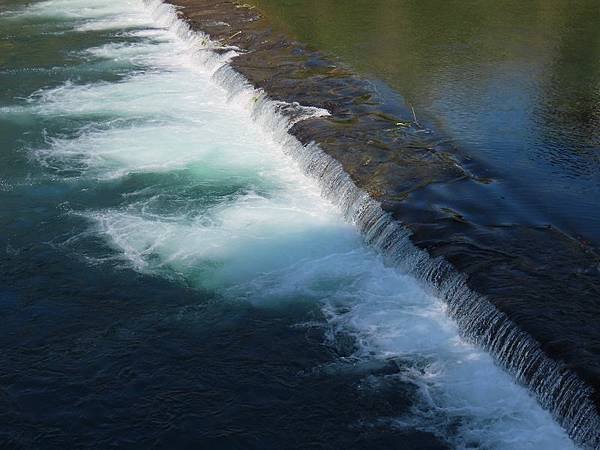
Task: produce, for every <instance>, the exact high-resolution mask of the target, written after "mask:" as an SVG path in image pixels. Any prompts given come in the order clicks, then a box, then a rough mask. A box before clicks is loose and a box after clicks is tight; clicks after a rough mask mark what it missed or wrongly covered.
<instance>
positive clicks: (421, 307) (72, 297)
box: [0, 0, 573, 450]
mask: <svg viewBox="0 0 600 450" xmlns="http://www.w3.org/2000/svg"><path fill="white" fill-rule="evenodd" d="M0 8H2V10H0V13H1V15H0V34H1V36H0V39H1V40H0V49H1V50H2V53H3V55H2V54H0V62H1V63H2V66H1V69H0V85H1V86H2V90H1V91H0V96H1V97H0V101H1V102H2V103H1V104H0V130H1V132H2V136H1V145H2V148H1V154H0V162H1V164H0V196H1V197H2V201H1V202H0V220H1V221H0V224H1V227H2V228H1V234H0V244H1V247H0V251H1V253H2V254H1V256H0V263H1V268H2V276H1V278H0V281H1V284H0V309H1V310H2V317H3V322H4V327H3V328H4V331H3V332H2V333H1V337H0V339H1V343H2V347H3V349H4V350H3V354H2V356H0V367H2V369H1V372H0V380H1V383H0V404H1V405H2V408H1V409H2V413H1V414H2V420H1V421H0V443H3V444H4V443H5V444H7V445H20V446H30V447H44V446H46V447H54V446H61V445H63V446H64V445H66V444H69V445H74V444H76V445H84V446H86V445H87V446H96V445H97V446H106V445H109V444H112V445H122V446H135V445H149V444H154V445H157V446H160V447H166V446H169V445H170V446H177V445H180V446H187V445H192V444H194V443H195V444H197V445H203V444H206V445H208V444H211V445H212V446H215V447H226V448H253V447H260V448H270V447H273V448H282V446H286V447H294V446H299V447H306V446H308V445H311V444H319V445H322V446H324V447H331V448H339V447H340V446H341V445H346V446H352V445H356V446H360V445H362V446H371V447H374V446H376V445H382V446H384V447H385V446H388V447H389V446H390V445H396V446H402V445H404V446H405V447H406V448H443V447H444V446H449V447H454V448H490V449H492V448H493V449H515V448H519V449H542V448H543V449H561V450H562V449H568V448H573V444H572V443H571V442H570V440H569V439H568V438H567V436H566V434H565V433H564V432H563V431H562V430H561V429H560V428H559V427H558V425H556V424H555V422H554V421H553V419H552V418H551V416H550V414H549V413H547V412H546V411H544V410H542V409H541V408H540V407H539V406H538V405H537V403H536V401H535V400H534V399H533V398H532V397H531V396H530V395H529V393H528V392H527V390H526V389H524V388H522V387H521V386H518V385H517V384H515V383H514V382H513V381H512V380H511V378H510V376H508V375H507V374H506V373H504V372H503V371H502V370H500V369H499V368H498V367H497V366H496V365H495V364H494V362H493V360H492V359H491V357H490V356H488V355H487V354H485V353H484V352H482V351H480V350H478V349H477V348H475V347H473V346H471V345H470V344H468V343H466V342H464V341H463V340H462V339H461V338H460V337H459V335H458V333H457V329H456V326H455V325H454V324H453V323H452V322H451V321H450V320H449V319H448V318H447V316H446V314H445V310H444V305H443V303H442V302H441V301H439V300H438V299H437V298H435V297H433V296H432V295H430V294H429V293H428V292H427V291H426V290H424V288H423V287H421V286H420V285H419V284H418V283H417V282H416V281H415V280H414V279H413V278H411V277H410V276H408V275H405V274H403V273H401V272H399V271H398V270H396V269H393V268H390V267H386V266H385V265H384V263H383V261H382V259H381V258H380V257H379V256H378V255H377V254H376V253H375V252H374V251H372V250H371V249H370V248H368V247H367V246H366V245H365V244H364V243H363V241H362V239H361V236H360V235H359V233H358V232H357V231H356V229H355V228H354V227H353V225H352V224H350V223H347V222H346V221H345V220H344V218H343V217H342V215H341V213H340V212H339V211H338V210H337V209H336V206H335V205H332V204H331V203H329V202H328V201H326V200H325V199H324V198H323V197H322V196H321V195H320V190H319V187H318V186H317V184H316V183H315V182H314V181H313V180H311V179H309V178H308V177H306V176H305V175H303V173H302V171H301V170H300V169H299V168H298V167H297V166H296V164H295V163H294V162H293V161H292V159H290V158H289V157H288V156H286V153H285V148H284V140H283V139H282V130H281V123H278V122H277V121H274V120H273V119H272V116H270V115H269V114H268V112H265V114H264V116H262V117H258V116H257V113H256V111H254V113H252V111H253V110H252V104H253V102H255V101H256V98H254V97H252V96H249V95H247V91H246V90H243V89H239V90H237V89H236V87H235V86H230V87H229V89H225V88H224V87H223V86H222V84H219V83H217V82H216V81H215V78H214V74H215V72H216V71H217V69H218V68H219V67H220V66H221V65H222V64H225V63H226V62H227V60H228V58H231V57H232V56H233V55H234V53H233V52H232V51H229V52H220V54H217V53H212V52H209V51H207V50H205V49H206V48H207V47H210V45H211V43H210V42H208V41H206V40H204V39H202V38H201V37H198V39H197V40H193V39H188V40H182V39H180V38H179V37H178V36H177V34H176V33H174V29H175V28H176V26H177V24H176V23H173V22H172V10H171V9H170V8H169V7H166V6H165V5H162V4H161V3H160V2H158V1H150V2H147V3H144V2H143V1H141V0H139V1H138V0H123V1H119V2H114V1H109V0H51V1H40V2H34V3H31V4H28V5H25V2H19V1H12V2H8V3H3V4H0ZM203 49H204V50H203ZM323 113H324V112H323V111H318V110H311V109H306V115H307V116H308V115H310V114H323Z"/></svg>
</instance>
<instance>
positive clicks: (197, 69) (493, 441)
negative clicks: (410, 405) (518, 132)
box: [31, 0, 573, 450]
mask: <svg viewBox="0 0 600 450" xmlns="http://www.w3.org/2000/svg"><path fill="white" fill-rule="evenodd" d="M150 3H151V4H152V5H151V6H152V7H151V10H152V11H153V13H154V15H155V18H158V19H159V23H158V25H160V26H162V27H166V29H164V30H156V29H153V30H152V31H151V32H149V34H151V37H152V40H151V41H148V42H146V43H145V44H136V45H135V46H129V45H107V46H103V47H99V48H94V49H90V51H89V55H90V56H91V57H93V58H109V59H110V58H119V59H121V60H128V59H129V60H130V61H131V66H132V69H133V68H136V69H137V68H139V67H140V65H144V66H146V68H147V70H146V71H145V72H139V71H136V72H135V73H133V74H132V75H131V76H130V77H128V78H127V79H125V80H124V81H122V82H119V83H99V84H92V85H83V86H82V85H75V84H66V85H64V86H62V87H60V88H57V89H52V90H45V91H41V92H39V93H37V94H36V95H35V96H33V97H32V99H31V110H32V112H34V113H35V114H39V115H43V116H52V115H57V116H77V117H86V116H94V115H106V116H107V117H110V118H111V119H110V120H111V121H108V122H106V121H105V122H102V123H100V124H97V126H91V127H88V128H85V129H83V130H81V132H80V133H79V134H78V135H77V136H76V137H72V138H65V137H62V138H57V137H54V138H49V139H48V146H47V147H46V148H43V149H38V150H37V151H36V152H35V153H34V154H35V155H36V157H38V158H39V159H40V160H41V161H43V162H44V163H45V164H46V165H49V166H52V167H53V168H59V169H67V170H68V169H75V170H79V171H80V173H81V176H88V177H98V178H115V177H125V176H127V175H128V174H131V173H165V172H174V171H179V170H182V169H187V170H197V173H198V175H197V177H198V182H199V183H202V182H204V183H206V186H207V187H211V188H225V187H227V186H232V185H235V184H236V183H238V181H240V180H241V182H240V183H238V184H240V185H241V188H239V189H235V190H234V192H233V193H231V194H227V195H223V196H222V197H218V196H215V198H213V203H211V204H210V205H208V206H206V207H204V208H201V209H197V207H196V205H197V202H196V201H195V200H196V199H194V198H190V197H187V196H185V195H181V192H179V191H177V190H175V191H174V192H170V193H164V195H170V196H172V197H174V200H173V201H174V202H176V203H177V208H175V209H172V210H169V211H166V210H165V211H164V212H161V211H160V208H155V207H154V205H156V204H160V201H161V200H162V198H160V197H161V195H163V194H161V193H160V192H158V193H157V192H156V191H152V193H151V194H148V193H147V192H138V193H132V195H131V196H130V197H124V202H125V203H124V206H123V207H121V208H114V209H109V210H102V211H84V212H82V214H84V215H85V216H86V217H88V218H89V219H90V220H91V221H92V223H93V226H94V230H95V231H96V232H97V233H99V234H100V235H102V236H104V237H105V238H106V240H107V242H109V243H110V245H112V246H113V247H114V249H115V250H116V251H118V252H120V253H121V254H122V255H123V257H124V258H125V259H126V260H128V261H130V263H131V265H132V266H133V267H134V268H135V269H137V270H140V271H145V272H150V273H155V274H159V275H162V276H166V277H171V276H172V277H177V278H183V279H185V280H186V281H187V282H189V283H192V284H194V285H197V286H202V287H204V288H209V289H214V290H217V291H218V292H220V293H222V294H223V295H224V296H226V297H230V298H232V299H240V298H244V299H246V300H247V301H250V302H253V303H255V304H257V305H268V304H272V303H281V302H282V301H283V302H293V301H309V302H316V303H317V304H320V305H322V308H323V312H324V314H325V316H326V317H327V321H328V324H329V326H330V327H331V329H332V330H333V331H341V332H344V333H348V334H351V335H353V336H354V337H355V338H356V341H357V344H358V345H357V350H356V352H355V354H354V355H353V360H354V361H356V362H361V361H371V360H383V361H387V360H396V361H398V364H399V366H400V368H401V369H400V371H399V372H398V373H397V374H394V375H386V376H394V377H400V378H402V379H403V380H405V381H408V382H410V383H412V384H414V385H415V386H417V387H418V389H419V393H420V395H419V400H418V402H417V406H416V407H415V409H414V410H413V411H412V414H410V415H408V416H402V417H392V418H386V419H388V420H389V421H390V424H391V425H390V426H397V427H416V428H420V429H425V430H431V431H434V432H436V433H438V434H439V435H440V436H442V437H444V438H446V439H448V440H449V441H451V442H452V443H453V444H454V445H455V446H457V447H458V448H474V447H477V448H494V449H515V448H519V449H542V448H543V449H557V450H558V449H561V450H563V449H569V448H573V444H572V443H571V441H570V440H569V439H568V438H567V436H566V434H565V433H564V432H563V430H562V429H560V428H559V427H558V426H557V425H556V424H555V422H554V421H553V420H552V418H551V416H550V414H549V413H548V412H546V411H544V410H542V409H541V408H540V407H539V406H538V405H537V403H536V401H535V400H534V399H533V398H532V397H531V396H530V395H529V394H528V392H527V390H526V389H524V388H523V387H521V386H518V385H516V384H515V383H514V382H513V381H512V380H511V379H510V377H509V376H508V375H506V374H505V373H504V372H503V371H502V370H500V369H499V368H498V367H497V366H496V365H495V364H494V363H493V361H492V359H491V358H490V357H489V356H488V355H487V354H485V353H484V352H482V351H481V350H478V349H477V348H475V347H473V346H472V345H469V344H467V343H465V342H464V341H462V340H461V339H460V338H459V335H458V331H457V329H456V326H455V324H454V323H453V322H451V321H450V320H449V319H448V316H447V314H446V312H445V307H444V304H443V303H442V302H441V301H440V300H439V299H437V298H435V297H433V296H431V295H430V294H429V293H427V292H426V291H425V290H424V289H423V288H422V287H421V286H420V285H419V284H418V283H417V282H416V281H415V280H414V279H413V278H412V277H410V276H408V275H405V274H403V273H400V272H399V271H398V270H396V269H392V268H389V267H386V266H385V265H384V264H383V261H382V259H381V257H379V256H378V255H377V254H376V253H375V252H374V251H372V250H370V249H369V248H367V247H366V246H365V245H364V244H363V243H362V240H361V237H360V235H359V233H358V232H357V231H356V230H355V229H354V228H353V227H352V226H351V225H349V224H348V223H346V222H345V221H344V220H343V218H342V216H341V214H340V213H339V211H337V210H336V208H334V207H333V205H331V204H330V203H329V202H328V201H326V200H324V199H323V198H322V197H321V195H320V190H319V188H318V186H317V184H316V183H315V182H314V181H313V180H311V179H309V178H307V177H306V176H304V175H303V174H302V173H301V171H300V169H299V168H298V167H297V166H296V165H295V164H294V163H293V162H292V161H291V160H290V159H289V158H288V157H287V156H285V154H284V153H283V152H282V148H281V146H280V142H281V141H282V140H285V136H284V134H285V129H286V127H287V126H288V125H289V123H288V124H283V125H282V123H280V122H281V120H282V119H281V117H280V116H278V115H277V114H267V113H265V114H259V113H260V107H261V105H266V103H262V100H263V97H262V95H263V94H262V93H260V92H256V91H253V90H251V89H248V88H247V85H245V84H244V81H243V80H242V79H240V78H239V77H238V76H237V75H236V74H235V73H233V72H232V71H230V70H229V68H228V67H227V66H223V64H224V63H225V62H226V61H227V60H228V59H229V58H231V57H232V56H233V55H232V54H228V55H224V56H222V55H216V54H212V53H210V52H207V51H206V49H209V48H211V47H212V46H215V45H216V44H214V43H210V42H208V41H207V40H206V37H205V36H203V35H194V34H193V33H190V32H189V31H188V30H186V29H185V28H182V27H181V24H179V23H178V22H177V21H176V18H175V17H174V12H173V10H172V9H170V8H169V7H167V6H164V5H162V4H160V2H150ZM44 4H45V5H46V6H44V8H46V10H47V11H50V10H51V9H52V10H53V14H55V13H56V11H54V10H56V9H58V10H61V9H62V11H64V12H65V15H72V14H78V18H80V19H86V16H85V15H86V14H88V12H86V11H89V14H90V16H89V20H90V22H89V24H90V25H89V26H95V25H93V24H96V25H97V26H104V25H101V24H105V23H108V22H110V21H111V20H113V19H114V18H116V17H121V16H123V17H135V18H136V19H135V20H138V22H137V23H138V24H143V23H150V18H149V16H147V15H145V14H146V12H145V11H146V10H145V9H144V6H143V5H142V3H141V2H137V1H126V2H107V1H101V0H98V1H93V0H86V1H83V0H76V1H74V2H67V1H62V2H61V1H50V2H44V3H43V4H42V5H44ZM38 5H39V4H38ZM73 5H87V8H88V9H85V8H84V9H79V10H78V9H77V7H75V6H73ZM95 5H98V7H97V8H95V7H94V6H95ZM50 6H52V7H50ZM36 11H38V13H39V14H42V12H41V11H42V9H40V8H39V7H38V9H37V10H36ZM74 26H76V27H78V29H81V26H80V25H74ZM117 28H119V27H117ZM143 33H144V31H142V32H139V36H142V35H143ZM215 80H216V81H218V82H219V83H220V84H217V83H216V82H215ZM236 83H237V84H236ZM223 85H227V86H229V89H228V90H226V89H223V87H221V86H223ZM250 106H252V108H251V107H250ZM271 106H272V105H271ZM271 106H269V107H271ZM280 106H281V105H280ZM266 107H267V106H265V108H266ZM275 108H277V105H275ZM295 108H296V110H297V111H296V113H294V116H295V117H296V119H297V120H301V119H302V118H304V117H306V116H307V115H321V114H325V112H324V111H321V110H312V109H306V108H304V109H303V108H299V107H295ZM292 109H293V108H292ZM257 111H258V113H257ZM119 119H122V120H124V121H127V120H130V119H139V122H134V125H131V124H130V122H126V123H128V125H127V126H123V122H119V121H118V120H119ZM113 124H114V125H113ZM282 130H283V131H282ZM273 131H276V133H275V134H273ZM209 173H210V174H212V175H211V176H208V175H207V174H209ZM215 174H216V175H215ZM180 188H181V190H185V189H186V186H181V187H180ZM367 384H368V383H367Z"/></svg>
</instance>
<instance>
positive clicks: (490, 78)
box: [253, 0, 600, 245]
mask: <svg viewBox="0 0 600 450" xmlns="http://www.w3.org/2000/svg"><path fill="white" fill-rule="evenodd" d="M253 1H254V2H255V3H256V4H257V5H258V6H259V7H261V8H262V10H263V11H264V12H266V13H267V14H268V15H269V16H270V18H271V20H272V21H273V22H274V24H275V26H276V27H281V28H284V29H286V30H287V31H288V32H291V33H292V34H293V35H294V37H296V38H298V39H300V40H302V41H304V42H307V43H308V44H310V45H313V46H315V47H317V48H319V49H321V50H324V51H326V52H328V53H330V54H332V55H335V56H337V57H339V58H340V60H341V61H343V62H345V63H349V64H350V65H351V66H353V67H354V68H355V69H356V70H358V71H359V72H360V73H362V74H364V75H366V76H368V77H373V78H378V79H383V80H384V81H386V82H387V83H388V84H390V85H391V86H392V87H393V88H395V89H397V90H398V91H399V92H400V93H401V94H402V95H403V96H405V98H406V100H407V101H408V102H409V103H411V104H412V105H414V107H415V109H416V111H417V115H418V116H419V119H420V121H421V122H426V123H428V124H429V125H430V126H432V127H434V128H435V129H436V130H437V131H438V132H440V133H441V134H442V135H443V136H445V137H447V138H449V139H450V140H451V142H452V144H453V145H454V146H455V147H456V148H457V149H458V151H460V152H461V154H462V155H463V156H464V157H466V158H468V159H471V160H473V161H474V162H475V163H476V164H477V166H478V171H479V172H480V175H482V176H488V177H491V178H493V179H494V180H495V181H496V183H495V184H494V186H493V187H492V188H491V190H492V192H493V193H494V196H495V197H496V198H495V199H491V200H496V201H494V202H493V203H494V208H495V209H499V210H502V211H494V214H493V215H494V217H495V218H496V217H501V218H502V221H503V222H504V223H505V222H507V221H508V222H520V223H523V222H527V223H535V224H552V225H554V226H557V227H558V228H560V229H562V230H563V231H565V232H567V233H568V234H570V235H572V236H576V237H578V238H579V239H581V240H584V241H585V240H591V241H593V242H594V243H595V244H596V245H598V244H599V243H600V211H599V207H598V201H597V198H596V197H597V195H598V194H600V27H599V26H598V24H599V23H600V5H599V4H598V2H597V1H596V0H577V1H567V0H544V1H540V0H539V1H533V2H521V1H512V0H503V1H499V2H489V1H484V0H475V1H458V0H451V1H444V2H441V1H436V0H425V1H421V0H419V1H417V0H378V1H376V2H373V1H370V0H352V1H343V0H253ZM456 195H457V196H462V195H467V194H463V193H460V194H458V193H457V194H456ZM455 200H456V199H455ZM471 200H473V199H471ZM457 201H458V200H457ZM460 203H461V204H462V205H463V208H464V209H463V211H462V212H464V213H465V215H466V216H476V215H478V214H481V211H477V209H478V208H480V209H485V205H483V204H481V203H483V202H481V201H479V202H477V201H475V202H473V201H472V202H471V203H469V202H468V201H466V202H464V201H463V202H460ZM465 203H468V204H469V205H470V206H468V207H467V206H464V204H465ZM453 207H454V208H456V205H453ZM469 208H470V209H469ZM488 209H489V208H488Z"/></svg>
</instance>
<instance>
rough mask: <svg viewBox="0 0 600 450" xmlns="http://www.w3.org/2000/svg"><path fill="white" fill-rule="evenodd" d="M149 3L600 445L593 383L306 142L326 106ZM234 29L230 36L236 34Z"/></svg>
mask: <svg viewBox="0 0 600 450" xmlns="http://www.w3.org/2000/svg"><path fill="white" fill-rule="evenodd" d="M144 2H145V4H146V6H147V7H148V8H150V9H151V11H152V14H153V16H154V18H155V19H156V21H157V22H158V23H159V24H160V25H162V26H164V27H168V28H169V29H170V30H171V31H173V32H174V33H175V34H176V35H177V36H178V37H179V38H180V39H182V40H184V41H186V42H187V43H188V44H189V45H190V46H193V47H194V48H195V49H196V57H197V60H198V63H199V64H201V65H202V66H203V67H204V68H205V69H207V70H210V71H212V72H213V75H212V77H213V80H214V81H215V82H217V83H218V84H219V85H220V86H222V87H223V88H224V89H226V90H227V92H228V94H229V97H230V100H231V101H232V102H236V103H241V104H245V105H246V107H247V108H248V109H249V110H250V111H251V114H252V116H253V118H254V120H255V121H256V122H258V123H259V124H261V125H262V127H263V129H264V130H265V131H267V132H269V133H272V134H273V135H274V138H275V139H276V140H277V141H278V142H279V143H280V144H281V145H282V147H283V148H284V149H285V152H287V153H288V154H289V155H290V156H292V157H293V158H294V159H295V160H296V161H297V163H298V164H299V165H300V167H301V168H302V169H303V171H304V172H305V173H307V174H309V175H310V176H311V177H313V178H315V179H316V180H318V182H319V184H320V186H321V189H322V193H323V195H324V196H325V197H326V198H328V199H330V200H331V201H332V202H334V203H336V204H337V205H339V207H340V209H341V210H342V212H343V213H344V215H345V217H346V218H347V220H349V221H351V222H353V223H354V224H355V225H356V227H357V228H358V229H359V230H360V231H361V232H362V234H363V236H364V239H365V240H366V242H368V243H369V244H370V245H371V246H373V247H374V248H376V249H377V250H378V251H379V252H380V253H381V254H382V255H384V256H385V258H386V259H387V261H388V262H389V264H391V265H394V266H397V267H398V268H400V269H401V270H403V271H406V272H407V273H410V274H411V275H413V276H414V277H415V278H417V279H418V280H420V281H421V282H422V283H423V285H425V286H427V287H429V288H430V289H431V290H432V291H433V292H434V293H435V294H436V295H438V296H439V297H441V298H443V299H444V300H445V302H446V304H447V312H448V314H449V315H450V316H451V317H452V318H453V319H454V320H455V321H456V323H457V324H458V326H459V328H460V330H461V332H462V334H463V335H464V336H465V337H466V338H468V339H469V340H470V341H471V342H474V343H476V344H477V345H479V346H481V347H482V348H484V349H485V350H486V351H488V352H489V353H491V354H492V355H493V356H494V357H495V359H496V360H497V362H498V363H499V364H500V365H501V366H502V367H504V368H505V369H506V370H507V371H509V372H510V373H511V374H512V375H513V376H514V377H515V378H516V379H517V380H518V382H520V383H522V384H524V385H526V386H527V387H528V388H529V389H530V390H531V392H533V393H534V394H535V396H536V398H537V399H538V401H539V403H540V404H541V405H542V406H543V407H544V408H547V409H548V410H550V411H551V412H552V414H553V415H554V417H555V418H556V420H557V421H558V422H559V423H560V424H561V425H562V426H563V427H564V428H565V429H566V430H567V431H568V433H569V435H570V436H571V437H572V439H573V440H574V441H575V442H577V443H578V444H580V445H582V446H583V447H585V448H600V418H599V415H598V409H597V404H596V403H595V400H594V395H595V392H594V389H593V388H592V387H591V386H590V385H589V383H587V382H586V381H584V380H582V378H581V377H580V376H579V375H578V374H577V373H576V371H574V370H572V368H571V367H568V365H567V364H565V363H563V362H561V361H560V358H552V357H550V356H549V355H548V354H547V353H546V352H545V351H544V350H543V348H542V345H541V344H540V342H538V341H537V340H536V339H535V338H534V337H533V336H531V335H530V334H529V333H528V332H526V331H524V330H523V329H522V328H521V327H520V326H519V325H518V324H517V323H515V321H513V320H512V319H511V317H509V315H507V314H506V313H505V312H503V311H501V310H500V309H499V308H498V307H497V306H496V305H494V304H493V303H492V302H491V301H490V299H489V298H488V297H487V296H486V295H484V294H481V293H479V292H478V291H477V290H474V289H473V288H472V287H471V286H470V285H469V277H468V276H467V275H466V274H464V273H462V272H461V271H460V270H457V269H456V267H455V264H452V263H450V262H449V261H448V259H447V258H445V257H443V256H436V255H435V254H434V252H432V251H428V250H427V249H424V248H420V247H419V246H417V245H415V243H414V242H413V240H412V239H413V230H411V229H410V227H407V226H406V224H403V223H402V222H401V221H400V220H399V219H398V217H396V215H395V214H393V213H391V212H390V211H389V210H386V209H385V208H383V207H382V202H381V201H380V200H378V199H376V198H374V197H375V196H374V195H373V194H372V193H368V192H367V191H366V190H364V189H361V188H359V187H358V186H357V183H356V182H355V180H354V179H353V177H352V176H351V175H350V174H349V173H348V171H347V170H345V168H344V166H343V164H342V163H340V161H339V160H338V159H336V158H335V157H333V156H332V155H331V154H329V153H327V152H325V151H324V150H323V148H322V146H321V143H320V142H318V141H312V140H311V141H308V142H306V139H304V137H303V136H304V135H305V129H302V128H298V127H297V125H299V124H300V122H301V121H304V122H303V126H305V127H310V126H313V125H315V124H318V121H319V120H324V119H320V118H321V117H326V116H327V115H328V112H327V111H326V110H325V109H324V108H317V107H311V106H300V105H299V104H298V103H295V104H294V103H286V102H282V101H279V100H278V101H275V100H272V99H271V98H270V95H269V94H270V93H269V92H268V89H267V90H263V89H257V88H255V87H254V86H252V84H251V83H250V81H248V80H247V79H246V77H244V76H243V75H242V74H241V73H239V72H238V71H237V70H235V69H234V68H233V67H232V65H230V62H231V61H232V59H233V58H235V57H236V56H237V55H239V54H241V53H243V52H244V51H246V50H244V49H241V48H238V47H236V46H234V45H231V44H229V43H227V42H225V43H219V42H218V41H215V40H213V39H212V38H211V37H210V36H209V35H208V34H205V33H203V32H202V31H201V30H199V29H197V27H196V26H191V25H190V23H189V21H190V18H189V17H188V16H186V10H185V9H184V10H183V12H182V11H179V10H178V9H177V8H176V7H175V6H173V5H171V4H169V3H165V2H163V1H161V0H144ZM188 3H189V2H188ZM212 7H213V8H218V7H219V6H215V5H213V6H212ZM229 31H230V33H231V35H233V34H234V33H235V32H236V30H235V29H231V30H229ZM334 106H335V105H334ZM328 109H329V108H328ZM296 135H299V137H297V136H296Z"/></svg>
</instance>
